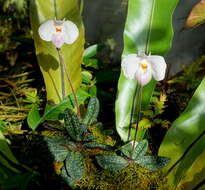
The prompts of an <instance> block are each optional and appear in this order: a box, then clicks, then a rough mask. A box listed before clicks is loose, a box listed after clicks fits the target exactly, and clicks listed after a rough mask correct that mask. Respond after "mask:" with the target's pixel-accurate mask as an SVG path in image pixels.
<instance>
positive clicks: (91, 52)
mask: <svg viewBox="0 0 205 190" xmlns="http://www.w3.org/2000/svg"><path fill="white" fill-rule="evenodd" d="M97 52H98V44H94V45H91V46H89V47H88V48H86V49H85V51H84V53H83V59H84V58H91V57H93V56H95V55H96V54H97Z"/></svg>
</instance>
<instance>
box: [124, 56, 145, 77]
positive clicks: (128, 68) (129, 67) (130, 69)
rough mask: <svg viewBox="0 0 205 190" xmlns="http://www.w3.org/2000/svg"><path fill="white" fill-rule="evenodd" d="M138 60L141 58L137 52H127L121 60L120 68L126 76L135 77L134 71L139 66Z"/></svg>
mask: <svg viewBox="0 0 205 190" xmlns="http://www.w3.org/2000/svg"><path fill="white" fill-rule="evenodd" d="M140 60H141V59H140V58H139V57H138V56H137V54H129V55H127V56H126V57H125V58H124V59H123V60H122V64H121V66H122V70H123V73H124V75H125V76H126V77H127V78H129V79H134V78H135V73H136V71H137V70H138V68H139V62H140Z"/></svg>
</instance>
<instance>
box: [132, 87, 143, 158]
mask: <svg viewBox="0 0 205 190" xmlns="http://www.w3.org/2000/svg"><path fill="white" fill-rule="evenodd" d="M142 89H143V87H142V86H140V92H139V98H138V104H137V105H138V106H137V108H138V109H137V121H136V124H137V126H136V129H135V136H134V142H133V145H132V152H131V154H133V152H134V149H135V144H136V140H137V130H138V125H139V120H140V112H141V104H142Z"/></svg>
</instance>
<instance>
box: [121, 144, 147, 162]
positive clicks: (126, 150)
mask: <svg viewBox="0 0 205 190" xmlns="http://www.w3.org/2000/svg"><path fill="white" fill-rule="evenodd" d="M132 146H133V141H131V142H129V143H127V144H126V145H124V146H122V147H120V151H121V152H122V153H123V154H124V155H125V156H127V157H128V158H132V159H136V158H138V157H141V156H144V154H145V153H146V152H147V149H148V141H147V140H143V141H141V142H139V143H138V144H137V145H136V146H135V149H134V152H133V154H132Z"/></svg>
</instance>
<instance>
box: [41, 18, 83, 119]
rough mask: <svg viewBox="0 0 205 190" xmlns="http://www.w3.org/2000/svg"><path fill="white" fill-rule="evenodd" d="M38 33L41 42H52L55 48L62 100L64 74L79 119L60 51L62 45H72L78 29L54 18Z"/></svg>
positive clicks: (67, 22) (71, 23) (66, 21)
mask: <svg viewBox="0 0 205 190" xmlns="http://www.w3.org/2000/svg"><path fill="white" fill-rule="evenodd" d="M38 32H39V35H40V37H41V39H42V40H44V41H48V42H52V43H53V45H54V46H55V47H56V50H57V51H58V56H59V63H60V68H61V85H62V86H61V88H62V99H64V98H65V96H66V93H65V79H64V72H65V73H66V77H67V80H68V82H69V85H70V88H71V91H72V93H73V95H74V100H75V104H76V107H77V113H78V117H80V111H79V110H78V101H77V98H76V95H75V91H74V87H73V84H72V81H71V78H70V75H69V73H68V69H67V67H66V65H65V63H64V58H63V56H62V54H61V50H60V48H61V47H62V46H63V44H64V43H66V44H72V43H74V42H75V41H76V40H77V38H78V36H79V30H78V27H77V26H76V25H75V24H74V23H73V22H71V21H68V20H65V19H63V20H56V18H55V19H54V20H47V21H45V22H44V23H43V24H41V25H40V27H39V29H38Z"/></svg>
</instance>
